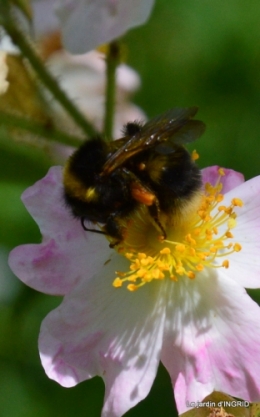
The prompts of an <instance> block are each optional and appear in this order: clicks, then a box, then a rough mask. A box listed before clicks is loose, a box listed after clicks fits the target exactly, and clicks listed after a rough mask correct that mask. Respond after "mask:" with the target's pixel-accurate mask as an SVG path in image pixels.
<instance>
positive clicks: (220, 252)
mask: <svg viewBox="0 0 260 417" xmlns="http://www.w3.org/2000/svg"><path fill="white" fill-rule="evenodd" d="M219 174H220V176H222V175H223V170H220V171H219ZM221 188H222V185H221V184H220V183H219V181H218V183H217V184H216V185H215V186H212V185H211V184H209V183H207V184H206V185H205V193H204V195H203V196H202V198H201V203H200V206H199V207H198V209H197V210H195V213H194V215H193V216H192V217H191V218H189V220H188V221H187V222H186V223H185V222H183V224H182V225H181V226H180V227H179V228H176V226H173V225H172V223H170V222H169V224H168V223H167V229H166V230H167V239H166V240H164V241H160V239H158V236H157V235H158V233H157V235H152V236H150V237H149V236H148V237H147V239H146V240H145V243H143V242H142V243H140V241H141V238H140V236H141V233H140V236H139V235H138V232H136V230H137V227H136V224H138V219H137V220H136V219H135V222H134V225H135V228H134V230H135V231H134V232H133V231H131V230H128V236H129V239H128V238H127V237H126V239H125V240H124V242H123V243H122V244H120V245H119V248H118V251H119V253H121V254H123V255H124V256H125V257H126V258H127V259H128V260H129V261H130V270H129V271H128V272H126V273H122V272H117V277H116V279H115V280H114V282H113V285H114V287H121V286H122V285H123V284H124V283H126V282H127V283H128V285H127V288H128V290H130V291H135V290H137V289H138V288H140V287H142V286H143V285H144V284H146V283H149V282H151V281H153V280H163V279H165V278H169V279H170V280H172V281H178V279H179V278H180V277H182V276H186V277H188V278H189V279H191V280H192V279H194V278H196V273H198V272H200V271H203V269H204V268H220V267H223V268H228V267H229V260H228V259H227V257H228V256H229V255H230V254H231V253H233V252H239V251H240V250H241V249H242V247H241V245H240V244H239V243H234V242H231V239H233V233H232V232H231V229H233V228H234V227H235V226H236V217H237V216H236V213H235V211H234V209H235V208H236V207H242V205H243V202H242V201H241V200H240V199H239V198H233V199H232V201H231V203H230V205H229V206H224V205H221V204H220V203H221V202H222V201H223V199H224V196H223V195H222V194H221V193H220V192H221ZM145 221H146V223H147V217H146V219H145V220H143V219H141V217H140V219H139V226H140V228H141V229H142V228H143V224H144V223H145ZM131 224H133V223H131ZM150 226H151V225H150ZM129 229H131V225H130V227H129ZM220 229H221V232H219V230H220ZM131 233H132V235H131ZM142 233H144V230H143V229H142ZM155 236H157V238H156V237H155ZM133 242H137V243H136V244H135V245H134V244H133ZM222 259H223V260H222Z"/></svg>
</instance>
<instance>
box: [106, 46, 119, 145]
mask: <svg viewBox="0 0 260 417" xmlns="http://www.w3.org/2000/svg"><path fill="white" fill-rule="evenodd" d="M119 61H120V46H119V43H118V42H117V41H113V42H111V43H110V44H109V50H108V54H107V58H106V64H107V67H106V79H107V82H106V95H105V97H106V101H105V118H104V136H105V139H106V140H109V141H110V140H112V139H113V127H114V113H115V95H116V68H117V66H118V63H119Z"/></svg>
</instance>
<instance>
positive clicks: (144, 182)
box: [63, 107, 205, 247]
mask: <svg viewBox="0 0 260 417" xmlns="http://www.w3.org/2000/svg"><path fill="white" fill-rule="evenodd" d="M197 110H198V109H197V107H190V108H174V109H171V110H169V111H167V112H166V113H164V114H162V115H160V116H158V117H156V118H154V119H152V120H151V121H149V122H147V123H145V124H141V123H136V122H134V123H128V124H127V125H126V126H125V128H124V131H123V134H124V137H122V138H121V139H118V140H115V141H113V142H109V143H107V142H106V141H105V140H104V139H103V138H102V137H96V138H93V139H91V140H88V141H86V142H85V143H83V144H82V146H80V147H79V149H78V150H76V151H75V153H74V154H73V155H72V156H71V157H70V158H69V160H68V162H67V164H66V166H65V169H64V178H63V183H64V198H65V202H66V204H67V206H68V207H69V208H70V210H71V212H72V214H73V215H74V216H75V217H76V218H79V219H80V220H81V223H82V226H83V228H84V229H85V230H89V231H93V232H97V233H104V234H106V235H108V236H109V237H110V238H112V240H114V242H115V243H114V244H111V245H110V246H111V247H113V246H114V245H116V244H118V243H119V242H121V241H122V240H123V237H124V230H123V228H122V220H124V219H127V218H128V217H129V216H130V215H131V214H132V213H133V211H134V210H137V209H138V208H139V207H140V205H144V206H146V207H147V210H148V213H149V214H148V215H150V216H151V218H152V219H153V221H154V223H155V225H156V226H157V228H158V230H159V231H160V235H161V236H162V237H163V238H166V231H165V229H164V226H163V223H162V221H161V218H162V216H163V215H170V214H172V213H173V214H174V212H175V211H177V210H182V208H183V207H184V206H185V205H187V203H189V202H190V201H191V200H192V199H193V197H194V196H195V195H196V194H197V193H198V192H199V190H200V188H201V175H200V171H199V169H198V167H197V166H196V164H195V162H194V161H193V160H192V158H191V156H190V154H189V152H188V151H187V150H186V148H185V147H184V145H185V144H186V143H189V142H191V141H193V140H195V139H197V138H198V137H200V136H201V134H202V133H203V132H204V130H205V125H204V123H202V122H201V121H199V120H193V117H194V116H195V114H196V113H197ZM87 222H91V223H94V224H96V223H97V224H98V225H102V231H101V230H97V229H93V228H88V227H86V224H87Z"/></svg>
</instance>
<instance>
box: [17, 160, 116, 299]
mask: <svg viewBox="0 0 260 417" xmlns="http://www.w3.org/2000/svg"><path fill="white" fill-rule="evenodd" d="M22 200H23V202H24V204H25V206H26V208H27V210H28V211H29V212H30V214H31V215H32V217H33V218H34V220H35V221H36V222H37V224H38V225H39V227H40V230H41V233H42V235H43V242H42V243H40V244H30V245H22V246H18V247H17V248H15V249H13V251H12V252H11V253H10V256H9V265H10V268H11V269H12V271H13V272H14V273H15V274H16V275H17V276H18V277H19V278H20V279H21V281H23V282H24V283H26V284H27V285H29V286H30V287H32V288H35V289H36V290H38V291H41V292H44V293H49V294H60V295H64V294H66V293H68V292H69V291H70V290H71V288H73V286H74V284H75V283H76V282H77V281H78V280H80V279H82V278H84V279H87V278H88V277H91V276H92V275H93V274H94V273H95V272H96V271H98V270H100V269H101V268H102V265H103V264H104V263H105V262H106V261H107V260H108V259H109V257H110V254H111V253H112V252H113V251H112V250H111V249H109V244H108V241H107V240H106V239H104V237H103V236H99V235H97V234H95V233H91V232H89V233H88V232H85V231H84V230H83V228H82V226H81V224H80V221H79V220H76V219H74V218H73V217H72V216H71V214H70V212H69V210H68V209H67V208H66V207H65V203H64V200H63V186H62V169H61V167H53V168H51V169H50V170H49V172H48V174H47V175H46V177H45V178H43V179H42V180H40V181H38V182H37V183H36V184H34V185H33V186H32V187H30V188H28V189H27V190H26V191H25V192H24V193H23V195H22Z"/></svg>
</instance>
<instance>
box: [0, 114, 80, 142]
mask: <svg viewBox="0 0 260 417" xmlns="http://www.w3.org/2000/svg"><path fill="white" fill-rule="evenodd" d="M1 125H2V126H5V127H7V128H12V129H22V130H26V131H28V132H30V133H32V134H34V135H38V136H41V137H44V138H47V139H49V140H51V141H56V142H59V143H62V144H64V145H69V146H75V147H76V146H79V145H80V144H81V143H82V139H80V138H77V137H75V136H71V135H68V134H67V133H64V132H62V131H60V130H57V129H55V128H54V127H53V126H50V125H48V126H45V125H43V124H42V123H39V122H35V121H34V120H31V119H25V118H23V117H20V116H14V115H12V114H8V113H5V112H2V111H0V126H1Z"/></svg>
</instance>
